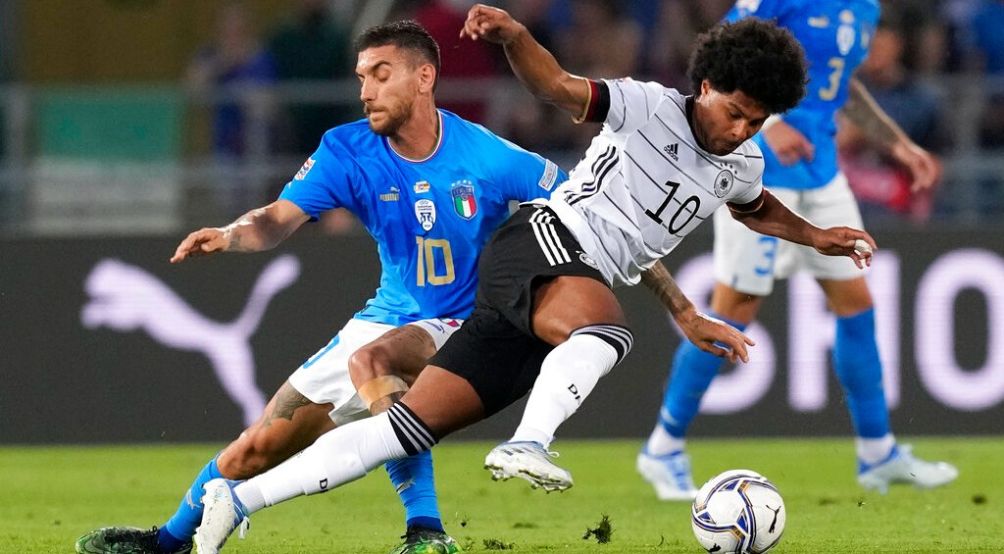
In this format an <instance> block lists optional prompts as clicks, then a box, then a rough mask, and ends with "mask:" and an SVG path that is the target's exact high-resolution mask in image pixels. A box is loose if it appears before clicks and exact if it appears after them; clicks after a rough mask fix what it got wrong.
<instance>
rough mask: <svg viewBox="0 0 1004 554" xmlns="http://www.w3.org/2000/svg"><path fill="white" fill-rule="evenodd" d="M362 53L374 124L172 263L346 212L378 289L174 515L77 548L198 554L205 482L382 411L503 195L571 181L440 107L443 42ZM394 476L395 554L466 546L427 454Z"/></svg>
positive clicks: (435, 324)
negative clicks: (194, 551) (403, 518)
mask: <svg viewBox="0 0 1004 554" xmlns="http://www.w3.org/2000/svg"><path fill="white" fill-rule="evenodd" d="M356 49H357V52H358V63H357V65H356V73H357V75H358V77H359V80H360V100H361V101H362V103H363V108H364V112H365V114H366V119H364V120H360V121H357V122H355V123H350V124H347V125H342V126H340V127H336V128H334V129H331V130H329V131H328V132H327V133H325V135H324V137H323V139H322V141H321V145H320V147H318V149H317V151H316V152H314V154H312V155H311V156H310V158H309V159H308V160H307V161H306V163H305V164H304V165H303V167H302V168H301V169H300V171H299V172H298V173H297V174H296V176H295V177H294V178H293V179H292V180H291V181H290V182H289V184H287V186H286V187H285V189H284V190H283V191H282V193H281V194H280V197H279V199H278V200H277V201H275V202H273V203H272V204H269V205H268V206H265V207H263V208H259V209H256V210H252V211H251V212H249V213H247V214H246V215H244V216H243V217H241V218H240V219H238V220H237V221H235V222H234V223H232V224H230V225H228V226H226V227H222V228H206V229H201V230H199V231H196V232H194V233H192V234H190V235H189V236H188V237H187V238H186V239H185V240H184V241H182V242H181V244H180V245H179V246H178V248H177V250H176V252H175V254H174V257H172V258H171V261H172V262H174V263H177V262H181V261H183V260H185V259H187V258H188V257H189V256H195V255H204V254H210V253H215V252H227V251H234V252H257V251H262V250H267V249H270V248H273V247H275V246H276V245H277V244H278V243H280V242H281V241H282V240H284V239H285V238H286V237H288V236H289V235H290V234H291V233H293V232H294V231H295V230H296V229H297V228H299V227H300V226H301V225H302V224H303V223H305V222H307V221H308V220H312V219H316V218H317V217H318V216H319V214H320V213H321V212H323V211H325V210H328V209H332V208H337V207H344V208H347V209H349V210H350V211H352V212H353V213H354V214H356V216H358V217H359V219H360V220H361V221H362V223H363V224H364V225H365V227H366V229H367V230H368V231H369V233H370V234H371V235H372V236H373V238H374V239H375V240H376V242H377V248H378V252H379V256H380V262H381V265H382V274H381V277H380V287H379V289H377V291H376V295H375V296H374V297H373V298H371V299H370V300H369V301H367V303H366V306H365V307H364V308H363V309H362V310H361V311H359V312H358V313H356V314H355V316H354V317H353V319H352V320H350V321H349V322H348V323H347V324H346V325H345V327H344V328H343V329H341V330H340V331H339V332H338V334H337V335H336V336H335V337H334V338H333V339H332V340H331V342H330V343H328V345H326V346H325V347H324V348H322V349H321V350H320V351H319V352H317V354H315V355H314V356H313V357H311V358H310V359H309V360H307V361H306V362H305V363H304V364H303V365H302V366H301V367H300V368H299V369H297V370H296V372H294V373H293V374H292V375H291V376H290V378H289V380H288V381H287V382H286V383H284V384H283V385H282V387H281V388H280V389H279V391H278V392H277V393H276V394H275V396H274V397H273V398H272V400H271V401H270V402H269V404H268V406H267V407H266V409H265V413H264V414H263V415H262V417H261V419H259V420H258V421H257V422H256V423H255V424H253V425H252V426H251V427H250V428H248V429H247V430H245V431H244V432H243V433H241V435H240V436H239V437H238V438H237V439H236V440H235V441H233V442H232V443H231V444H230V445H229V446H227V447H226V448H225V449H223V450H222V451H221V452H220V453H219V454H218V455H217V456H216V457H215V458H213V459H212V460H210V461H209V463H208V464H207V465H206V466H205V467H204V468H203V470H202V471H201V473H199V475H198V476H197V478H196V479H195V482H194V483H193V484H192V486H191V488H190V489H189V491H188V492H187V494H186V495H185V498H184V499H183V500H182V502H181V504H180V506H179V508H178V511H177V513H176V514H175V515H174V516H173V517H172V518H171V519H170V520H169V521H168V522H167V523H166V524H165V525H163V526H162V527H160V528H157V527H154V528H152V529H147V530H142V529H136V528H123V527H117V528H116V527H112V528H103V529H99V530H97V531H94V532H92V533H89V534H88V535H85V536H84V537H82V538H81V539H80V540H79V541H78V542H77V545H76V546H77V551H78V552H89V553H91V552H95V553H96V552H116V553H124V552H130V553H148V552H149V553H155V552H189V551H190V550H191V548H192V545H191V537H192V535H193V533H194V531H195V528H196V527H197V526H198V524H199V521H200V520H201V517H202V509H203V503H202V496H203V484H204V483H205V482H207V481H209V480H210V479H213V478H218V477H224V478H226V479H231V480H243V479H247V478H249V477H252V476H254V475H257V474H259V473H261V472H263V471H265V470H267V469H269V468H271V467H273V466H275V465H277V464H279V463H280V462H282V461H283V460H285V459H287V458H289V457H290V456H292V455H293V454H294V453H296V452H298V451H300V450H302V449H303V448H304V447H306V446H307V445H309V444H310V443H312V442H313V441H314V439H316V438H317V437H318V436H320V435H321V434H323V433H324V432H326V431H328V430H330V429H332V428H334V427H335V426H336V425H338V424H341V423H343V422H348V421H351V420H353V419H358V418H360V417H365V416H367V415H370V412H371V411H372V412H379V411H382V410H384V409H386V407H387V406H389V404H390V401H392V400H393V399H396V398H397V397H399V396H400V395H401V394H403V392H404V391H405V390H407V388H408V386H409V384H410V383H411V382H412V381H414V378H415V376H416V375H417V373H418V372H419V371H420V370H421V369H422V368H423V367H424V366H425V363H426V361H427V359H428V358H429V357H431V355H432V354H434V353H435V351H436V350H437V349H438V348H439V347H440V346H441V345H442V344H443V343H444V342H445V341H446V339H447V338H448V337H449V335H450V334H452V332H453V331H454V330H455V329H456V328H458V327H459V321H457V319H462V318H465V317H467V315H468V314H469V313H470V311H471V310H472V308H473V303H474V292H475V288H476V285H477V282H476V267H477V261H478V255H479V253H480V251H481V248H482V246H483V245H484V243H485V242H486V241H487V240H488V238H489V236H490V235H491V233H492V232H493V231H494V230H495V228H496V227H498V226H499V224H500V223H502V221H504V220H505V219H506V218H507V217H508V215H509V202H510V201H513V200H515V201H526V200H532V199H535V198H540V197H547V196H549V195H550V191H551V190H552V188H553V187H554V186H555V185H556V184H557V183H559V182H561V181H563V180H564V179H565V178H566V175H565V174H564V173H563V172H562V171H561V170H559V169H558V168H557V166H555V165H554V164H553V163H552V162H550V161H548V160H545V159H544V158H541V157H540V156H538V155H536V154H533V153H530V152H527V151H525V150H523V149H521V148H519V147H517V146H515V145H513V144H512V143H509V142H508V141H505V140H503V139H501V138H499V137H497V136H495V135H494V134H492V133H491V132H489V131H488V130H486V129H485V128H484V127H481V126H479V125H475V124H472V123H470V122H467V121H464V120H463V119H461V118H459V117H457V116H455V115H453V114H451V113H449V112H445V111H442V110H438V109H437V108H436V106H435V101H434V90H435V87H436V79H437V76H438V74H439V49H438V46H437V45H436V43H435V41H434V40H433V39H432V37H431V36H429V34H428V33H427V32H426V31H425V30H424V29H422V28H421V27H420V26H418V25H417V24H416V23H414V22H398V23H390V24H387V25H382V26H379V27H375V28H372V29H370V30H368V31H366V32H365V33H363V35H362V36H361V37H360V38H359V39H358V41H357V44H356ZM332 277H333V278H337V276H332ZM318 293H319V294H325V293H326V292H325V291H318ZM350 370H351V375H350ZM356 385H358V387H357V386H356ZM381 406H382V408H381ZM387 470H388V473H389V474H390V476H391V479H392V481H393V482H394V485H395V487H396V488H397V489H398V491H399V494H400V495H401V499H402V501H403V503H404V505H405V508H406V511H407V525H408V533H407V536H406V541H405V543H404V544H403V545H401V546H400V547H398V548H397V549H395V551H394V552H412V553H447V552H455V551H457V546H456V544H455V543H454V542H453V540H452V539H451V538H450V537H448V536H447V535H446V534H445V533H444V532H443V527H442V523H441V521H440V518H439V511H438V506H437V503H436V496H435V491H434V489H433V481H432V459H431V457H429V456H428V455H427V454H426V455H424V456H415V457H411V458H406V459H403V460H399V461H396V462H390V463H388V464H387Z"/></svg>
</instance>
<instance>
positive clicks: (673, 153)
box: [662, 142, 680, 161]
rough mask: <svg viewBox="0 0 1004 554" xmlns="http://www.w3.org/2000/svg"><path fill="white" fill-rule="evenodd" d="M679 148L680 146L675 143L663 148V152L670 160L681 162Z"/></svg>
mask: <svg viewBox="0 0 1004 554" xmlns="http://www.w3.org/2000/svg"><path fill="white" fill-rule="evenodd" d="M678 148H679V145H678V144H676V143H675V142H674V143H673V144H670V145H667V146H663V147H662V151H663V152H665V153H666V154H668V155H669V157H670V158H673V159H674V160H676V161H680V157H679V156H678V155H677V153H676V152H677V149H678Z"/></svg>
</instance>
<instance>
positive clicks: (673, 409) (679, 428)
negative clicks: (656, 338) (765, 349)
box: [659, 314, 746, 439]
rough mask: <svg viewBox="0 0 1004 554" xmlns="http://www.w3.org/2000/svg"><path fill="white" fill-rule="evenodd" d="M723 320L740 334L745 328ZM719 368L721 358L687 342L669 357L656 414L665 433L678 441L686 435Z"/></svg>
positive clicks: (740, 324)
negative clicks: (661, 395)
mask: <svg viewBox="0 0 1004 554" xmlns="http://www.w3.org/2000/svg"><path fill="white" fill-rule="evenodd" d="M712 315H713V314H712ZM714 317H718V319H723V320H724V318H721V317H719V316H714ZM724 321H725V322H726V323H728V324H729V325H731V326H733V327H735V328H736V329H739V330H740V331H743V330H745V329H746V325H744V324H742V323H736V322H734V321H728V320H724ZM721 366H722V359H721V358H719V357H718V356H715V355H714V354H709V353H707V352H704V351H703V350H701V349H700V348H698V347H697V346H695V345H694V343H692V342H690V341H689V340H686V339H684V340H683V342H682V343H681V344H680V346H679V347H678V348H677V349H676V355H675V356H674V357H673V368H672V370H671V373H670V377H669V384H668V385H666V393H665V395H664V396H663V398H662V409H661V410H660V411H659V422H660V423H661V424H662V427H663V428H664V429H665V430H666V432H667V433H669V434H670V435H672V436H674V437H676V438H678V439H682V438H683V437H684V436H686V434H687V427H688V426H689V425H690V422H691V421H692V420H693V419H694V416H696V415H697V410H698V408H700V406H701V398H703V397H704V393H705V392H706V391H707V390H708V387H709V386H711V380H712V379H714V378H715V375H718V369H719V368H720V367H721Z"/></svg>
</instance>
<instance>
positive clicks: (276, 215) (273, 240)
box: [171, 200, 310, 263]
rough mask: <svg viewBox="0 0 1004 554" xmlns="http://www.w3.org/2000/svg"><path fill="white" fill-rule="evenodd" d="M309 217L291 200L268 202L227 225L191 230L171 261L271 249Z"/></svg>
mask: <svg viewBox="0 0 1004 554" xmlns="http://www.w3.org/2000/svg"><path fill="white" fill-rule="evenodd" d="M309 219H310V217H309V216H308V215H307V214H306V213H304V212H303V210H301V209H300V208H299V206H297V205H296V204H294V203H292V202H290V201H289V200H276V201H275V202H273V203H271V204H269V205H268V206H265V207H263V208H256V209H254V210H251V211H250V212H248V213H246V214H244V215H242V216H241V217H239V218H237V220H236V221H234V222H233V223H231V224H230V225H227V226H226V227H206V228H203V229H199V230H198V231H195V232H193V233H191V234H189V235H188V236H187V237H185V240H183V241H181V244H179V245H178V248H177V249H175V251H174V256H172V257H171V263H178V262H181V261H183V260H184V259H186V258H188V257H189V256H199V255H205V254H212V253H214V252H260V251H262V250H269V249H271V248H274V247H275V246H276V245H277V244H279V243H280V242H282V241H283V240H285V239H286V237H288V236H289V235H291V234H293V231H295V230H297V229H299V228H300V225H303V224H304V223H306V222H307V221H308V220H309Z"/></svg>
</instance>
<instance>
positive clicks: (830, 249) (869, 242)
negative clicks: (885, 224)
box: [812, 227, 878, 269]
mask: <svg viewBox="0 0 1004 554" xmlns="http://www.w3.org/2000/svg"><path fill="white" fill-rule="evenodd" d="M812 247H813V248H815V249H816V251H818V252H819V253H820V254H826V255H827V256H847V257H848V258H850V259H852V260H854V264H855V265H857V266H858V268H860V269H864V268H865V267H867V266H870V265H872V256H873V255H874V254H875V249H876V248H878V247H877V246H876V245H875V239H873V238H872V236H871V235H869V234H868V233H866V232H864V231H861V230H859V229H852V228H850V227H830V228H829V229H820V231H819V232H818V233H817V234H816V235H815V236H813V238H812Z"/></svg>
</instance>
